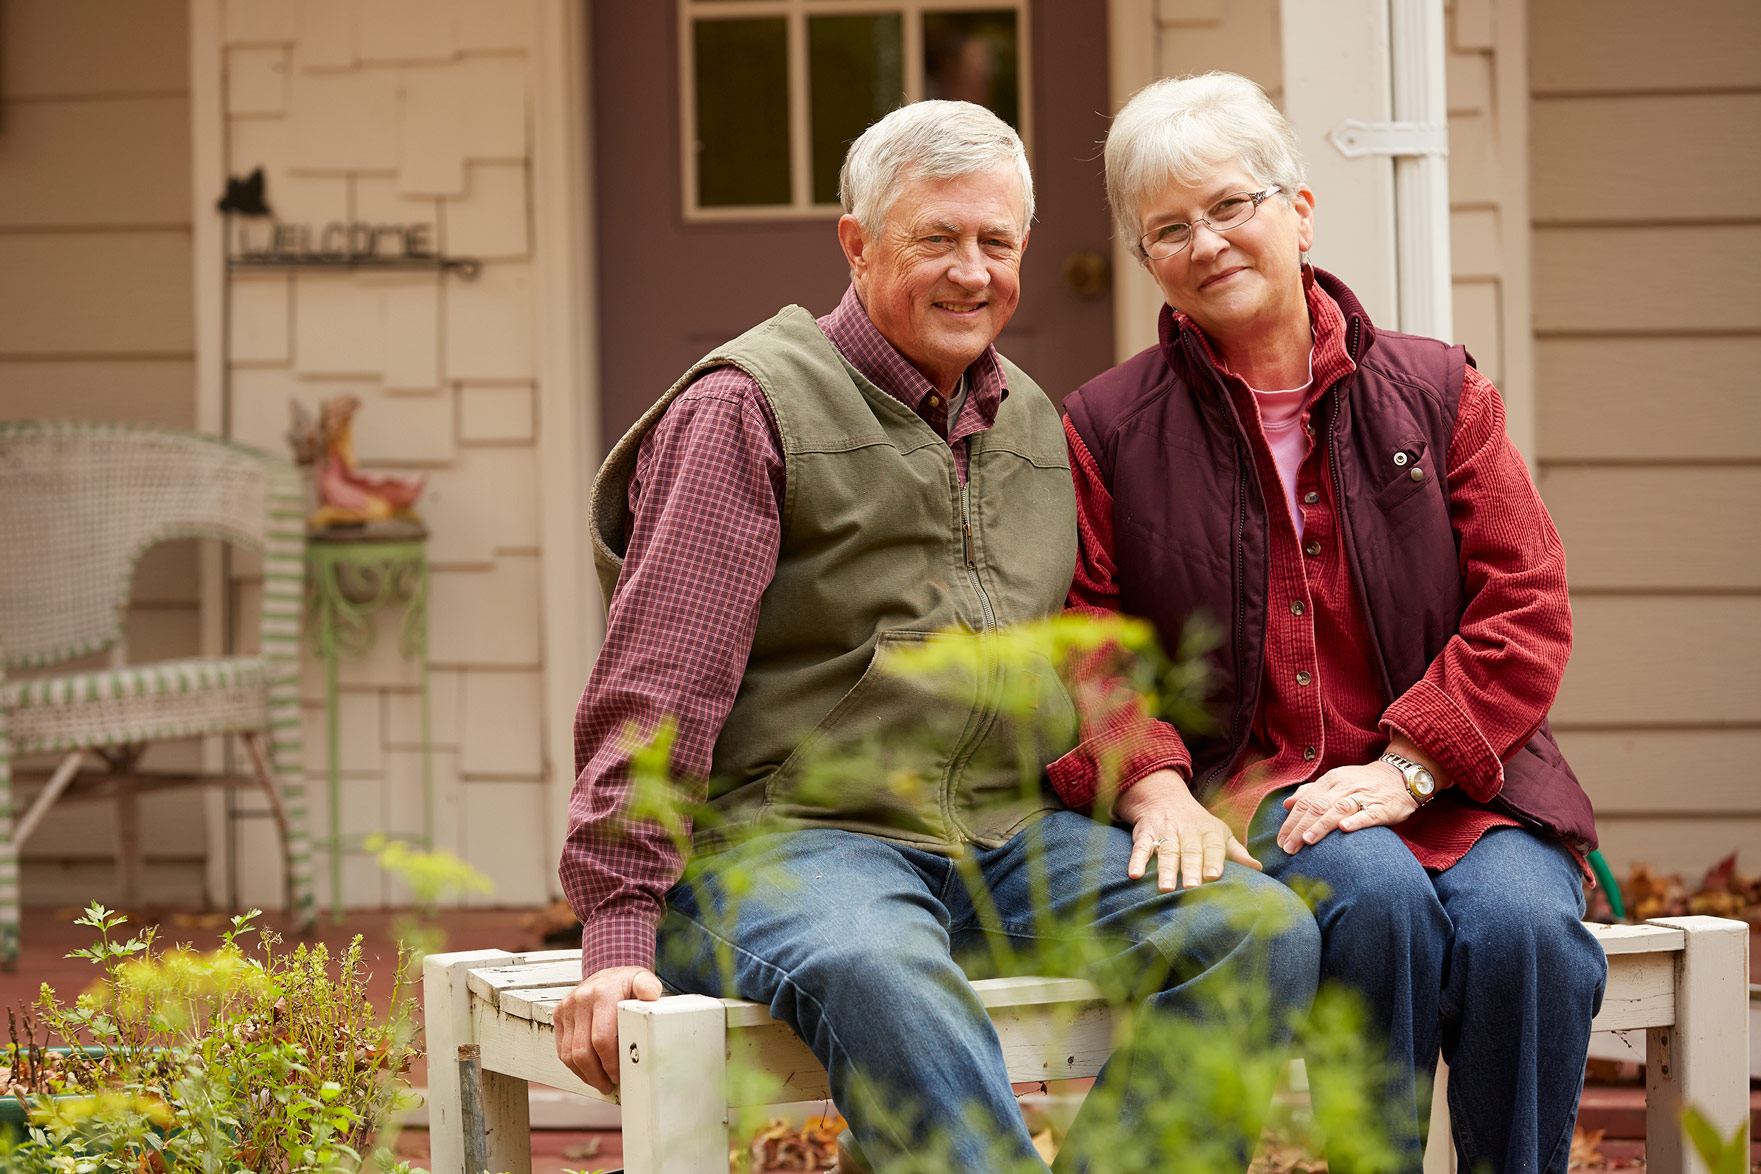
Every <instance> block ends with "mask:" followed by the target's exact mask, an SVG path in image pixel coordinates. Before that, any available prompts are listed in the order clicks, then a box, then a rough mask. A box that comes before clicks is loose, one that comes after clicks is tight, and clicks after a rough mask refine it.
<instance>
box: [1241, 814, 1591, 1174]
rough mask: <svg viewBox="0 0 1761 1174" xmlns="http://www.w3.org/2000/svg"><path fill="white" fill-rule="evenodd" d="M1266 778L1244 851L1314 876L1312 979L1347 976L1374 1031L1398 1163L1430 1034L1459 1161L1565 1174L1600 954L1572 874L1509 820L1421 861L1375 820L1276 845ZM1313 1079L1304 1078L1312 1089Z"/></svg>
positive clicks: (1412, 1136) (1415, 1141) (1420, 1107)
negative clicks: (1315, 968) (1381, 1048)
mask: <svg viewBox="0 0 1761 1174" xmlns="http://www.w3.org/2000/svg"><path fill="white" fill-rule="evenodd" d="M1287 794H1289V792H1288V791H1280V792H1278V793H1276V794H1274V795H1272V796H1271V797H1270V798H1268V799H1267V800H1266V801H1265V803H1264V804H1263V805H1262V806H1261V807H1260V810H1259V812H1258V814H1257V815H1256V816H1255V818H1254V823H1253V827H1252V829H1251V833H1250V835H1249V837H1248V850H1249V851H1250V852H1252V853H1253V855H1254V857H1255V859H1257V860H1258V861H1259V862H1260V863H1261V864H1262V865H1264V866H1265V869H1266V875H1268V876H1273V877H1277V878H1279V879H1280V880H1286V881H1289V880H1295V879H1296V878H1299V877H1306V878H1308V879H1311V880H1318V881H1321V882H1323V883H1324V884H1325V885H1326V886H1327V888H1328V890H1329V892H1330V895H1329V896H1328V897H1326V898H1325V899H1324V900H1322V901H1321V902H1319V904H1318V905H1317V907H1316V910H1315V917H1316V920H1318V921H1319V922H1320V925H1321V940H1322V949H1321V979H1322V981H1323V982H1326V981H1336V982H1340V983H1343V984H1345V985H1346V986H1349V987H1352V988H1354V989H1356V990H1358V991H1360V992H1362V994H1363V996H1364V1000H1365V1002H1366V1003H1367V1004H1368V1010H1369V1014H1370V1023H1371V1024H1372V1025H1373V1026H1374V1027H1375V1028H1376V1029H1377V1030H1379V1031H1380V1032H1382V1033H1385V1034H1386V1035H1387V1037H1388V1041H1389V1058H1390V1063H1391V1067H1392V1075H1391V1078H1390V1081H1389V1084H1388V1086H1387V1100H1386V1111H1385V1121H1386V1125H1387V1128H1388V1130H1389V1134H1390V1140H1391V1141H1393V1142H1394V1143H1395V1146H1396V1148H1397V1150H1398V1151H1399V1152H1400V1154H1401V1157H1402V1167H1403V1169H1407V1170H1411V1171H1417V1170H1419V1169H1420V1168H1421V1166H1422V1161H1421V1159H1422V1157H1423V1150H1424V1129H1425V1127H1426V1125H1428V1124H1429V1119H1428V1117H1427V1116H1425V1115H1424V1106H1425V1105H1426V1104H1428V1103H1429V1099H1430V1097H1429V1093H1428V1092H1425V1093H1421V1091H1420V1090H1421V1089H1428V1088H1429V1086H1430V1083H1431V1080H1432V1079H1433V1077H1434V1075H1435V1073H1436V1070H1437V1054H1438V1050H1439V1047H1441V1050H1442V1054H1443V1058H1444V1059H1445V1060H1446V1061H1448V1063H1449V1113H1450V1121H1451V1124H1452V1126H1453V1129H1454V1133H1455V1148H1456V1153H1457V1155H1458V1156H1459V1158H1460V1165H1461V1168H1462V1169H1464V1170H1475V1169H1478V1168H1479V1167H1480V1166H1481V1165H1482V1164H1485V1165H1489V1166H1490V1167H1491V1169H1492V1170H1493V1171H1494V1172H1495V1174H1517V1172H1518V1171H1523V1172H1527V1174H1565V1170H1566V1168H1567V1164H1568V1161H1567V1160H1568V1158H1569V1157H1570V1153H1571V1131H1572V1123H1573V1122H1574V1121H1575V1120H1576V1118H1577V1110H1578V1095H1579V1093H1580V1092H1581V1091H1582V1089H1583V1083H1584V1059H1585V1057H1586V1055H1587V1053H1588V1052H1589V1047H1590V1020H1591V1019H1592V1018H1593V1017H1594V1016H1595V1014H1596V1011H1597V1010H1598V1009H1599V1008H1600V1007H1601V1005H1602V988H1603V986H1604V984H1605V983H1606V981H1607V977H1608V964H1607V959H1606V958H1605V957H1604V955H1603V953H1602V950H1601V947H1599V946H1598V945H1597V944H1596V941H1595V939H1594V938H1592V937H1591V936H1590V934H1589V931H1587V930H1586V929H1584V927H1583V925H1582V923H1581V922H1580V920H1579V919H1580V918H1581V917H1582V916H1583V913H1584V893H1583V871H1582V869H1580V868H1579V866H1578V863H1577V861H1576V860H1574V859H1573V858H1572V856H1571V854H1570V853H1569V852H1567V851H1566V850H1565V849H1564V848H1562V847H1560V845H1559V844H1557V843H1556V842H1554V841H1552V840H1548V839H1544V838H1542V837H1540V836H1537V835H1534V834H1533V833H1531V832H1529V831H1528V830H1527V829H1524V828H1514V827H1505V828H1495V829H1493V830H1492V831H1489V832H1487V833H1486V834H1485V835H1484V836H1482V837H1481V838H1480V840H1479V842H1478V843H1476V844H1475V845H1474V846H1473V847H1472V848H1471V849H1469V851H1468V853H1467V855H1466V856H1464V857H1463V858H1462V859H1461V860H1460V861H1459V862H1458V863H1456V864H1455V865H1454V866H1452V867H1450V868H1448V869H1445V870H1444V871H1442V872H1430V871H1427V870H1426V869H1425V868H1423V867H1421V866H1420V864H1419V862H1418V860H1417V859H1416V858H1415V857H1414V856H1413V854H1412V851H1411V850H1410V849H1409V848H1408V847H1407V846H1406V844H1405V842H1404V841H1402V840H1401V839H1400V837H1399V836H1398V835H1396V834H1395V833H1394V832H1393V831H1392V830H1391V829H1389V828H1385V827H1375V828H1365V829H1363V830H1361V831H1356V832H1349V833H1347V832H1338V831H1335V832H1333V833H1331V834H1330V835H1328V836H1326V837H1325V838H1323V839H1322V840H1320V842H1318V843H1315V844H1311V845H1309V846H1308V847H1306V848H1304V849H1302V850H1301V851H1300V852H1298V853H1297V854H1296V855H1295V856H1287V855H1285V854H1284V852H1283V851H1281V850H1280V849H1279V847H1278V844H1277V832H1278V828H1279V827H1280V826H1282V824H1283V823H1284V819H1285V817H1286V816H1287V815H1288V814H1289V813H1288V812H1286V811H1285V810H1284V806H1283V802H1282V800H1283V799H1284V797H1285V796H1286V795H1287ZM1326 1092H1327V1090H1326V1089H1324V1088H1321V1087H1318V1086H1317V1087H1315V1088H1314V1089H1313V1095H1314V1096H1316V1097H1319V1098H1324V1097H1325V1096H1326Z"/></svg>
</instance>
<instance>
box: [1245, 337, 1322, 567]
mask: <svg viewBox="0 0 1761 1174" xmlns="http://www.w3.org/2000/svg"><path fill="white" fill-rule="evenodd" d="M1314 386H1315V352H1314V351H1313V350H1310V351H1309V378H1308V382H1307V383H1305V384H1303V385H1302V386H1301V387H1293V388H1291V389H1290V390H1289V391H1261V390H1260V389H1259V388H1257V387H1249V388H1248V390H1249V391H1251V392H1253V399H1254V405H1255V406H1256V407H1258V408H1259V410H1260V429H1261V431H1263V432H1264V433H1265V436H1266V444H1267V445H1268V446H1269V447H1270V448H1271V450H1272V462H1273V464H1275V465H1277V466H1278V480H1279V481H1281V482H1283V484H1284V504H1285V505H1287V506H1288V507H1290V520H1291V521H1293V522H1295V523H1296V536H1297V538H1299V539H1300V538H1301V537H1302V511H1301V510H1300V509H1298V508H1297V506H1296V471H1297V470H1298V469H1300V468H1302V461H1303V458H1304V457H1306V456H1308V455H1309V437H1308V432H1307V429H1306V425H1307V424H1308V420H1309V412H1308V409H1309V398H1310V395H1309V393H1310V392H1311V391H1313V390H1314Z"/></svg>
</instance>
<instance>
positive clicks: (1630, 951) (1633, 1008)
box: [470, 925, 1686, 1104]
mask: <svg viewBox="0 0 1761 1174" xmlns="http://www.w3.org/2000/svg"><path fill="white" fill-rule="evenodd" d="M1590 930H1591V932H1592V933H1593V934H1594V935H1595V937H1596V940H1597V942H1598V943H1599V944H1600V945H1601V946H1602V948H1603V950H1604V951H1605V952H1606V954H1607V956H1608V989H1607V993H1606V995H1605V996H1604V998H1603V1003H1602V1011H1601V1013H1600V1014H1599V1015H1597V1016H1596V1019H1595V1022H1594V1024H1593V1025H1592V1026H1593V1029H1594V1030H1596V1031H1628V1030H1632V1029H1635V1028H1641V1027H1661V1026H1668V1025H1670V1024H1673V1023H1674V1021H1675V955H1676V954H1677V953H1678V952H1679V951H1680V950H1681V949H1682V948H1683V944H1684V942H1685V940H1686V937H1685V935H1684V934H1683V932H1682V931H1681V930H1679V929H1674V928H1671V927H1668V926H1657V925H1591V926H1590ZM579 968H580V952H579V951H577V950H556V951H546V952H544V953H540V954H527V955H523V956H521V960H520V961H518V962H515V963H512V964H509V965H504V966H493V967H485V968H484V969H482V970H477V971H472V972H471V974H470V989H471V991H472V993H473V994H474V995H476V996H477V998H478V999H479V1000H481V1003H482V1005H483V1007H484V1009H485V1011H486V1012H487V1014H485V1015H484V1016H483V1018H484V1020H486V1021H487V1020H492V1019H497V1018H499V1019H505V1020H510V1021H523V1022H520V1023H519V1026H518V1027H515V1026H514V1023H510V1024H509V1026H508V1028H507V1029H506V1031H505V1032H498V1033H497V1034H498V1035H509V1036H510V1038H511V1037H516V1036H519V1037H523V1036H525V1035H527V1034H529V1033H532V1032H537V1033H539V1034H540V1035H543V1036H546V1037H548V1035H549V1032H550V1031H551V1027H552V1023H553V1020H554V1016H555V1012H556V1005H557V1003H559V1002H560V1001H561V1000H562V999H563V997H564V996H566V995H567V994H568V993H569V992H570V991H571V990H573V989H574V988H575V986H576V985H577V983H578V982H579V981H580V979H579V975H580V969H579ZM972 986H973V990H974V992H975V993H976V994H977V995H978V997H979V1001H980V1002H981V1003H982V1004H983V1006H984V1007H985V1009H986V1010H987V1011H988V1012H989V1013H990V1016H991V1020H992V1022H993V1023H994V1024H996V1027H997V1034H998V1038H999V1039H1000V1040H1001V1041H1002V1043H1003V1051H1004V1058H1005V1060H1006V1062H1007V1063H1008V1066H1009V1074H1010V1078H1011V1079H1012V1080H1015V1081H1017V1082H1023V1081H1035V1080H1059V1079H1065V1078H1068V1077H1075V1076H1093V1075H1094V1074H1095V1073H1096V1072H1098V1071H1099V1070H1100V1067H1101V1065H1102V1064H1104V1063H1106V1059H1107V1056H1108V1054H1109V1048H1110V1045H1111V1042H1112V1041H1111V1030H1112V1015H1111V1012H1110V1011H1108V1009H1107V1008H1106V1007H1105V1005H1104V1004H1102V1003H1101V1002H1100V992H1099V990H1098V989H1097V988H1096V987H1095V986H1094V984H1093V983H1090V982H1088V981H1086V980H1084V979H1079V978H1043V977H1014V978H990V979H981V980H979V981H977V982H974V983H973V984H972ZM721 1002H722V1006H723V1007H724V1008H725V1009H726V1015H727V1026H728V1029H729V1036H728V1046H729V1055H730V1057H738V1059H739V1063H738V1064H737V1065H736V1067H735V1070H736V1071H742V1070H744V1071H752V1070H758V1071H764V1072H769V1073H774V1074H777V1075H778V1076H780V1077H781V1079H782V1081H783V1088H782V1089H781V1090H780V1093H779V1090H778V1089H777V1088H776V1087H775V1086H774V1085H770V1086H768V1087H766V1088H764V1089H756V1090H754V1092H753V1094H752V1095H754V1096H756V1097H762V1098H764V1100H753V1101H739V1102H738V1103H743V1104H744V1103H753V1104H756V1103H767V1102H768V1101H770V1100H776V1099H777V1098H778V1096H779V1095H781V1094H786V1097H787V1099H796V1100H813V1099H815V1098H817V1097H822V1096H824V1095H826V1090H825V1073H824V1072H822V1071H821V1070H820V1068H819V1065H818V1062H817V1061H815V1060H814V1058H813V1054H812V1053H811V1052H809V1051H808V1050H807V1048H806V1046H805V1045H803V1044H802V1043H801V1042H800V1041H799V1040H798V1039H796V1038H795V1036H794V1033H792V1032H791V1031H790V1030H789V1029H788V1028H787V1027H785V1026H784V1025H782V1024H780V1023H777V1022H775V1021H774V1020H772V1019H771V1017H770V1009H769V1008H768V1007H766V1006H765V1005H764V1004H762V1003H754V1002H749V1001H747V1000H744V999H723V1000H721ZM544 1067H545V1068H547V1069H548V1068H549V1065H548V1064H545V1065H544Z"/></svg>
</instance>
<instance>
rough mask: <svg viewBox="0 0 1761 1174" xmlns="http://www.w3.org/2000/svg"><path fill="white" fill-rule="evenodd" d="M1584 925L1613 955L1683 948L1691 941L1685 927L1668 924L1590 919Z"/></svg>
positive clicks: (1605, 952) (1603, 949) (1607, 951)
mask: <svg viewBox="0 0 1761 1174" xmlns="http://www.w3.org/2000/svg"><path fill="white" fill-rule="evenodd" d="M1584 926H1585V928H1587V929H1588V930H1589V931H1590V935H1591V936H1592V937H1594V938H1595V939H1596V941H1597V942H1599V943H1601V946H1602V952H1603V953H1604V954H1608V955H1611V956H1612V955H1614V954H1653V953H1657V952H1659V951H1663V952H1666V953H1667V952H1669V951H1672V950H1674V951H1679V950H1682V949H1684V948H1685V947H1686V945H1687V940H1688V937H1687V935H1686V934H1684V933H1683V932H1682V931H1681V930H1679V929H1676V928H1674V927H1673V926H1667V925H1598V924H1596V923H1595V922H1589V921H1586V922H1585V923H1584Z"/></svg>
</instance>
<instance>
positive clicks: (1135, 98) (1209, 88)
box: [1106, 72, 1303, 260]
mask: <svg viewBox="0 0 1761 1174" xmlns="http://www.w3.org/2000/svg"><path fill="white" fill-rule="evenodd" d="M1106 160H1107V203H1108V204H1109V205H1110V206H1111V207H1112V209H1113V224H1114V226H1115V228H1116V229H1117V231H1118V232H1119V235H1120V236H1121V237H1123V238H1124V239H1126V240H1129V241H1130V242H1131V248H1132V252H1134V253H1136V254H1137V256H1138V259H1139V260H1142V259H1143V250H1142V247H1141V246H1140V245H1139V243H1138V235H1139V234H1140V233H1141V232H1142V231H1143V225H1142V221H1141V219H1140V217H1141V214H1142V210H1143V205H1144V202H1145V201H1146V200H1150V199H1153V198H1154V197H1155V196H1156V195H1158V194H1159V193H1160V192H1161V191H1162V190H1163V189H1164V188H1166V187H1167V186H1168V185H1169V184H1170V183H1177V184H1180V185H1182V186H1196V185H1197V184H1201V183H1203V182H1204V181H1205V180H1207V179H1209V178H1210V177H1211V175H1212V174H1214V173H1215V172H1216V170H1217V169H1218V168H1219V167H1221V166H1223V165H1225V164H1227V163H1230V162H1239V163H1240V164H1241V166H1242V167H1244V168H1246V169H1247V172H1248V174H1250V175H1252V176H1253V179H1254V182H1255V183H1260V184H1277V185H1278V189H1279V194H1280V195H1281V196H1282V197H1283V198H1284V199H1286V200H1292V201H1293V200H1294V199H1295V198H1296V191H1297V188H1298V187H1300V186H1301V185H1302V183H1303V173H1302V152H1301V151H1299V150H1298V149H1297V146H1296V134H1295V132H1293V131H1292V130H1291V129H1290V123H1288V122H1286V121H1285V119H1284V115H1282V114H1280V113H1279V112H1278V108H1277V107H1276V106H1274V105H1272V100H1271V99H1270V98H1268V97H1266V92H1265V91H1264V90H1262V89H1260V87H1259V86H1257V85H1255V84H1254V83H1253V82H1251V81H1249V80H1248V79H1246V78H1244V77H1242V76H1241V75H1240V74H1234V73H1222V72H1213V73H1205V74H1199V75H1198V76H1196V77H1182V78H1165V79H1163V80H1162V81H1159V82H1153V83H1151V84H1150V85H1147V86H1145V87H1144V88H1143V89H1141V90H1139V91H1137V93H1135V94H1133V95H1132V96H1131V101H1129V102H1127V103H1126V104H1125V109H1123V110H1121V111H1119V116H1118V117H1117V118H1115V119H1114V120H1113V126H1112V129H1111V130H1110V131H1108V133H1107V149H1106Z"/></svg>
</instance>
